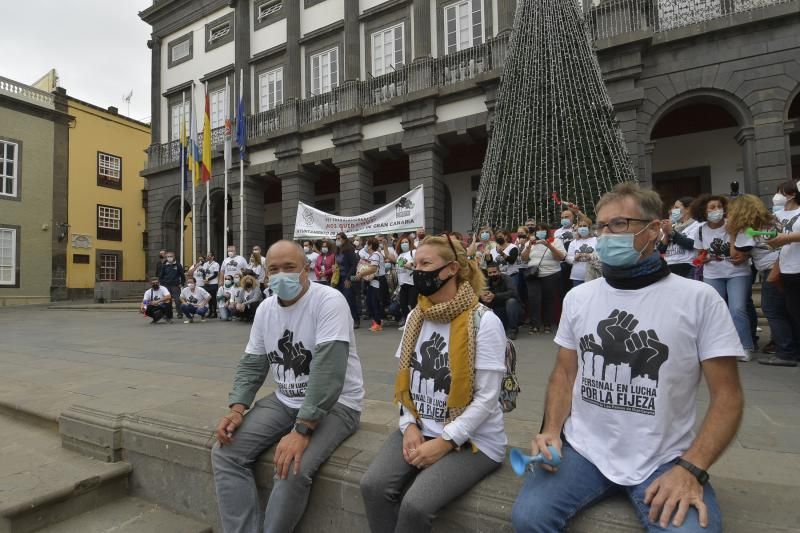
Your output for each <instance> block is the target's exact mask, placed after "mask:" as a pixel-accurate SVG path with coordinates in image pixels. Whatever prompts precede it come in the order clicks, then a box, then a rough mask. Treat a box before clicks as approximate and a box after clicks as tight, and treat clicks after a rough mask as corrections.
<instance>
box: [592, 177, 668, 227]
mask: <svg viewBox="0 0 800 533" xmlns="http://www.w3.org/2000/svg"><path fill="white" fill-rule="evenodd" d="M625 198H633V199H634V201H636V204H637V205H638V206H639V212H640V213H641V215H642V218H644V219H647V220H660V219H661V212H662V211H663V209H664V203H663V202H662V201H661V196H659V194H658V193H657V192H656V191H653V190H650V189H642V188H641V187H639V185H638V184H637V183H633V182H630V181H626V182H624V183H620V184H618V185H617V186H615V187H614V188H613V189H612V190H611V191H609V192H607V193H605V194H604V195H603V196H602V197H601V198H600V201H598V202H597V205H595V207H594V209H595V213H597V212H599V211H600V209H601V208H603V207H604V206H605V205H607V204H610V203H614V202H621V201H622V200H624V199H625Z"/></svg>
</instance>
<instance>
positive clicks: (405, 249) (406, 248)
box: [400, 242, 408, 252]
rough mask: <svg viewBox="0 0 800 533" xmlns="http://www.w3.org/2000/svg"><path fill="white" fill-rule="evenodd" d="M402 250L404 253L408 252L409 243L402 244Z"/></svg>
mask: <svg viewBox="0 0 800 533" xmlns="http://www.w3.org/2000/svg"><path fill="white" fill-rule="evenodd" d="M400 249H401V250H403V251H404V252H407V251H408V243H407V242H404V243H401V244H400Z"/></svg>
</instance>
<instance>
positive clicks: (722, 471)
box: [0, 305, 800, 531]
mask: <svg viewBox="0 0 800 533" xmlns="http://www.w3.org/2000/svg"><path fill="white" fill-rule="evenodd" d="M86 307H87V308H88V309H86V310H74V309H73V310H54V309H47V308H44V307H27V308H16V309H12V308H6V309H0V332H2V340H3V342H2V347H0V405H3V406H4V407H5V409H6V410H7V411H8V410H14V411H16V412H24V413H29V414H32V415H36V416H38V417H41V418H44V419H50V420H55V418H56V417H57V416H58V415H59V414H60V413H61V412H62V411H64V410H65V409H67V408H68V407H69V406H71V405H73V404H80V405H84V406H87V407H93V408H96V409H99V410H102V411H105V412H112V413H129V414H140V415H142V416H150V417H156V416H157V417H158V418H159V419H161V420H168V421H170V422H172V423H175V424H180V425H186V426H192V427H198V428H205V429H207V431H208V435H209V441H210V440H211V438H212V437H211V433H212V430H213V428H214V426H215V424H216V421H217V420H218V418H219V416H221V415H222V414H224V412H225V411H226V398H227V393H228V391H229V389H230V387H231V382H232V378H233V374H234V370H235V367H236V364H237V361H238V359H239V356H240V355H241V353H242V351H243V349H244V347H245V344H246V342H247V338H248V334H249V329H250V328H249V325H247V324H242V323H235V322H234V323H222V322H219V321H216V320H214V321H209V322H207V323H204V324H201V323H196V324H190V325H184V324H183V323H181V322H179V321H177V320H176V321H175V323H173V324H171V325H168V324H157V325H151V324H150V323H149V322H150V320H149V319H145V318H143V317H142V316H141V315H139V314H138V313H135V312H132V311H130V310H126V309H124V306H107V307H104V308H98V306H91V305H88V306H86ZM121 307H123V308H121ZM356 336H357V342H358V352H359V355H360V356H361V360H362V364H363V369H364V379H365V385H366V402H365V409H364V413H363V416H362V425H364V424H367V425H372V426H374V425H379V426H386V427H392V426H393V425H395V424H396V409H395V408H394V407H393V406H392V405H391V403H390V399H391V395H392V389H393V383H394V373H395V368H396V364H397V363H396V359H395V358H394V353H395V350H396V349H397V345H398V343H399V341H400V332H399V331H397V329H396V327H394V328H387V329H386V330H385V331H383V332H381V333H377V334H375V333H371V332H369V331H368V330H367V329H360V330H358V331H357V335H356ZM516 344H517V349H518V353H519V368H518V373H519V378H520V381H521V386H522V389H523V390H522V394H521V396H520V401H519V404H518V407H517V409H516V410H515V411H514V412H512V413H510V414H508V415H507V422H506V428H507V433H508V435H509V440H510V443H511V444H512V445H515V446H527V445H528V443H529V442H530V438H531V436H532V435H534V434H535V433H536V431H537V429H538V427H539V424H540V422H541V417H542V411H543V399H544V392H545V385H546V382H547V378H548V374H549V372H550V369H551V368H552V365H553V361H554V358H555V354H556V347H555V345H554V344H553V342H552V335H544V334H539V335H527V334H521V335H520V338H519V339H518V341H517V343H516ZM739 368H740V371H741V376H742V382H743V385H744V389H745V394H746V401H747V404H746V408H745V415H744V421H743V423H742V427H741V429H740V431H739V434H738V436H737V438H736V440H735V441H734V443H733V444H732V446H731V447H730V448H729V449H728V451H727V452H726V453H725V455H724V456H723V458H722V459H721V460H720V461H719V462H718V463H717V464H716V465H714V467H713V468H712V469H711V475H712V479H715V478H716V479H719V480H720V481H721V480H722V479H723V478H724V479H726V480H729V481H731V482H732V483H733V484H734V486H736V484H739V485H742V484H746V485H747V486H758V487H761V489H762V492H764V494H766V495H768V494H770V493H774V494H780V493H786V494H791V493H794V494H797V491H798V489H800V409H798V406H799V405H800V368H773V367H766V366H762V365H758V364H756V363H754V362H753V363H742V364H740V365H739ZM267 390H271V387H270V385H269V383H267V385H266V386H265V387H264V390H263V391H262V393H266V391H267ZM706 406H707V393H706V390H705V387H704V386H702V387H701V391H700V394H699V396H698V401H697V409H698V413H699V417H698V423H699V419H700V418H701V417H702V414H703V413H704V412H705V409H706ZM367 435H368V433H365V436H364V437H361V438H364V439H367V438H369V437H368V436H367ZM373 435H374V433H373ZM356 437H358V435H357V436H356ZM356 437H354V438H356ZM6 438H11V439H14V438H15V437H14V435H13V434H11V435H6ZM380 444H381V442H375V443H372V442H364V443H360V445H361V446H366V447H368V448H371V449H377V447H378V446H380ZM0 485H2V474H1V473H0ZM742 486H743V485H742ZM770 512H775V513H778V514H780V513H790V514H791V513H794V514H793V515H792V516H796V515H797V510H795V509H776V510H771V511H770ZM789 516H790V515H787V516H786V518H787V519H788V518H789ZM780 522H783V520H780ZM791 523H792V522H791V521H789V522H787V524H791ZM795 524H796V522H795ZM780 530H781V531H785V530H787V529H780Z"/></svg>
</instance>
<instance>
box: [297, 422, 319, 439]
mask: <svg viewBox="0 0 800 533" xmlns="http://www.w3.org/2000/svg"><path fill="white" fill-rule="evenodd" d="M294 431H296V432H297V433H300V434H301V435H304V436H306V437H310V436H311V434H312V433H314V430H313V429H311V426H309V425H308V424H304V423H302V422H295V423H294Z"/></svg>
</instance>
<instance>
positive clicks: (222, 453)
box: [211, 241, 364, 532]
mask: <svg viewBox="0 0 800 533" xmlns="http://www.w3.org/2000/svg"><path fill="white" fill-rule="evenodd" d="M267 271H268V273H269V286H270V289H271V290H272V291H273V293H274V295H273V296H271V297H270V298H267V299H266V300H265V301H264V302H263V303H262V304H261V305H260V306H259V307H258V310H257V311H256V315H255V318H254V320H253V327H252V329H251V331H250V341H249V342H248V343H247V347H246V348H245V353H244V355H243V356H242V358H241V360H240V361H239V366H238V368H237V369H236V377H235V378H234V386H233V391H232V392H231V393H230V395H229V399H228V404H229V406H230V412H229V413H228V414H227V415H225V416H224V417H223V418H222V419H221V420H220V423H219V425H218V426H217V441H218V442H217V445H215V446H214V449H213V451H212V454H211V463H212V466H213V470H214V483H215V486H216V492H217V499H218V503H219V515H220V521H221V522H222V529H223V530H224V531H262V523H261V521H260V520H259V516H260V514H261V513H260V512H259V509H258V506H259V497H258V492H257V490H256V483H255V478H254V476H253V470H252V467H253V465H254V464H255V462H256V460H257V459H258V457H259V456H260V455H261V454H262V453H263V452H264V451H265V450H267V449H268V448H270V447H271V446H272V445H273V444H275V443H277V447H276V448H275V459H274V464H275V480H274V483H273V488H272V493H271V494H270V497H269V502H268V503H267V509H266V513H265V514H266V516H265V517H264V521H263V531H265V532H284V531H292V530H293V529H294V528H295V527H296V526H297V524H298V522H299V521H300V519H301V518H302V516H303V513H304V511H305V507H306V503H307V501H308V495H309V492H310V490H311V481H312V478H313V476H314V474H315V473H316V471H317V469H319V467H320V466H321V465H322V463H323V462H324V461H326V460H327V459H328V457H329V456H330V455H331V453H333V451H334V450H335V449H336V448H338V447H339V445H340V444H341V443H342V441H344V440H345V439H346V438H347V437H349V436H350V435H352V434H353V433H355V431H356V428H357V426H358V421H359V418H360V412H361V401H362V399H363V397H364V387H363V379H362V374H361V362H360V361H359V358H358V354H357V352H356V343H355V336H354V333H353V319H352V317H351V316H350V309H349V307H348V304H347V300H346V299H345V297H344V296H343V295H342V294H341V293H340V292H339V291H337V290H336V289H334V288H332V287H328V286H325V285H321V284H319V283H311V282H310V281H309V279H308V267H307V266H306V259H305V254H304V253H303V250H302V248H300V246H299V245H297V244H296V243H294V242H291V241H279V242H277V243H275V244H273V245H272V246H271V247H270V249H269V250H268V251H267ZM270 370H271V372H272V379H273V381H274V382H275V384H276V386H277V390H276V391H275V392H273V393H272V394H270V395H268V396H266V397H264V398H261V399H260V400H258V401H257V402H255V404H253V400H254V399H255V396H256V393H257V392H258V390H259V389H260V388H261V386H262V384H263V383H264V380H265V379H266V377H267V373H268V372H269V371H270ZM251 405H252V409H251ZM248 409H250V410H249V412H247V415H245V414H244V413H245V411H247V410H248Z"/></svg>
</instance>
